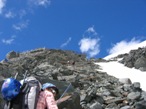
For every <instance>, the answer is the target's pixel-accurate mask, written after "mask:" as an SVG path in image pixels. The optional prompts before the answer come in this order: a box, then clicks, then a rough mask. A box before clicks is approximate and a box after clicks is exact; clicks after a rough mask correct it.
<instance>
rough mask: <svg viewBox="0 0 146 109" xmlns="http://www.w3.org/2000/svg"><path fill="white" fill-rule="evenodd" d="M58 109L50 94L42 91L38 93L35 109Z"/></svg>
mask: <svg viewBox="0 0 146 109" xmlns="http://www.w3.org/2000/svg"><path fill="white" fill-rule="evenodd" d="M45 108H47V109H58V107H57V104H56V101H55V99H54V96H53V94H52V92H50V91H47V90H44V91H42V92H40V95H39V99H38V103H37V108H36V109H45Z"/></svg>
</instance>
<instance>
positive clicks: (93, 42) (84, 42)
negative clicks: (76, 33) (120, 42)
mask: <svg viewBox="0 0 146 109" xmlns="http://www.w3.org/2000/svg"><path fill="white" fill-rule="evenodd" d="M99 41H100V39H99V38H83V39H81V40H80V42H79V46H80V50H81V52H82V53H87V54H88V55H89V57H94V56H95V55H97V54H98V53H99V52H100V49H99V46H100V45H99Z"/></svg>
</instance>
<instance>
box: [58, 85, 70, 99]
mask: <svg viewBox="0 0 146 109" xmlns="http://www.w3.org/2000/svg"><path fill="white" fill-rule="evenodd" d="M70 86H71V83H70V84H69V85H68V87H67V88H66V90H65V91H64V92H63V94H62V95H61V97H60V98H59V99H61V98H62V97H63V96H64V94H65V93H66V92H67V91H68V89H69V88H70ZM59 99H58V100H59Z"/></svg>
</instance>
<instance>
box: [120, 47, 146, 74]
mask: <svg viewBox="0 0 146 109" xmlns="http://www.w3.org/2000/svg"><path fill="white" fill-rule="evenodd" d="M120 62H121V63H123V64H124V65H125V66H127V67H130V68H132V67H134V68H136V69H140V70H141V71H146V48H145V47H144V48H138V49H137V50H131V51H130V52H129V54H127V55H124V56H123V60H121V61H120Z"/></svg>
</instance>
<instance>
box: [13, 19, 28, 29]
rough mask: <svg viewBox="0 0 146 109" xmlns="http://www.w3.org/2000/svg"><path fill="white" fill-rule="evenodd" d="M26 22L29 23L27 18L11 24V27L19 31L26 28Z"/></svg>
mask: <svg viewBox="0 0 146 109" xmlns="http://www.w3.org/2000/svg"><path fill="white" fill-rule="evenodd" d="M28 24H29V20H26V21H24V22H21V23H18V24H13V28H14V29H15V30H18V31H21V30H22V29H24V28H27V26H28Z"/></svg>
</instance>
